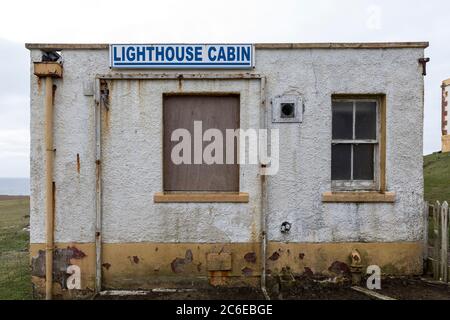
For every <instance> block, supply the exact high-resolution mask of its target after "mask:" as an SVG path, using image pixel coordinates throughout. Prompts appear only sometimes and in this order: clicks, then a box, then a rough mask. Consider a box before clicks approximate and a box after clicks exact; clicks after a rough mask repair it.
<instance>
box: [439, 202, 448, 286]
mask: <svg viewBox="0 0 450 320" xmlns="http://www.w3.org/2000/svg"><path fill="white" fill-rule="evenodd" d="M440 273H441V279H442V281H444V282H448V203H447V201H444V202H443V203H442V205H441V272H440Z"/></svg>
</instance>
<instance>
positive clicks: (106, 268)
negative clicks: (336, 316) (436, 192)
mask: <svg viewBox="0 0 450 320" xmlns="http://www.w3.org/2000/svg"><path fill="white" fill-rule="evenodd" d="M259 246H260V244H259V243H230V244H205V243H115V244H111V243H105V244H103V257H102V261H103V267H102V270H103V287H104V288H109V289H111V288H115V289H147V288H154V287H186V286H189V287H190V286H193V285H194V286H203V285H205V286H208V285H228V286H242V285H252V286H256V285H258V283H259V278H258V277H259V275H260V248H259ZM57 247H58V248H59V249H66V248H71V250H78V251H77V252H78V254H77V255H72V257H71V258H70V259H69V260H70V261H69V263H70V264H76V265H78V266H79V267H80V269H81V275H82V276H81V287H82V289H87V290H93V289H94V283H95V244H94V243H82V244H81V243H59V244H58V245H57ZM44 248H45V245H44V244H37V243H33V244H31V247H30V253H31V259H32V261H33V260H34V261H36V257H37V256H38V253H39V250H44ZM74 248H75V249H74ZM353 249H358V250H359V252H360V253H361V256H362V262H363V265H364V266H368V265H373V264H375V265H378V266H380V267H381V270H382V273H384V274H397V275H400V274H401V275H411V274H421V273H422V244H421V243H420V242H398V243H320V244H319V243H280V242H270V243H269V245H268V250H267V258H268V260H267V268H268V273H269V274H271V275H274V274H275V275H276V274H278V273H280V272H281V271H282V269H283V268H287V267H289V268H290V270H291V272H293V273H294V274H302V273H304V272H305V270H308V268H309V269H310V270H311V271H312V272H314V273H318V274H332V272H331V271H330V267H331V265H332V264H333V263H334V262H336V261H338V262H343V263H345V264H347V265H349V264H350V258H349V255H350V252H351V251H352V250H353ZM71 252H72V251H71ZM79 252H82V254H80V253H79ZM210 253H216V254H215V255H209V256H208V254H210ZM217 253H219V254H217ZM41 254H42V253H41ZM33 257H34V259H33ZM208 257H209V258H208ZM221 257H222V258H221ZM229 257H231V266H229V265H227V263H228V262H227V260H228V259H229ZM44 260H45V259H44ZM64 263H65V262H64ZM64 263H62V265H64ZM32 264H33V263H32ZM33 265H36V262H35V263H34V264H33ZM305 268H306V269H305ZM60 269H61V268H60ZM208 269H213V270H208ZM218 269H223V270H218ZM33 273H34V274H36V272H35V271H33ZM33 283H34V285H35V288H36V291H37V292H43V289H44V285H45V282H44V279H43V278H42V274H41V275H40V277H38V276H33ZM54 289H55V292H56V294H57V295H58V294H61V293H64V292H65V291H68V290H61V286H60V285H59V284H55V286H54ZM64 296H67V294H64Z"/></svg>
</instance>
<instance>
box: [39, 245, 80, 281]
mask: <svg viewBox="0 0 450 320" xmlns="http://www.w3.org/2000/svg"><path fill="white" fill-rule="evenodd" d="M45 254H46V253H45V251H44V250H39V251H38V254H37V256H34V257H32V258H31V275H32V276H35V277H40V278H45ZM85 257H86V254H85V253H84V252H83V251H81V250H79V249H78V248H76V247H74V246H73V247H67V248H66V249H59V248H56V249H55V250H54V251H53V282H56V283H59V284H60V285H61V288H63V289H67V286H66V284H67V278H68V277H69V276H70V275H71V274H69V273H67V268H68V267H69V266H70V265H71V261H70V260H71V259H77V260H80V259H83V258H85Z"/></svg>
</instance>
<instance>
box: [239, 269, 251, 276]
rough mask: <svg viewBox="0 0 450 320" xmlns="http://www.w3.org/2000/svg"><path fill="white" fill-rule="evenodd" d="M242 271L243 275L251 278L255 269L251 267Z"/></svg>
mask: <svg viewBox="0 0 450 320" xmlns="http://www.w3.org/2000/svg"><path fill="white" fill-rule="evenodd" d="M241 271H242V274H243V275H244V276H246V277H250V276H251V275H253V269H250V268H249V267H245V268H244V269H242V270H241Z"/></svg>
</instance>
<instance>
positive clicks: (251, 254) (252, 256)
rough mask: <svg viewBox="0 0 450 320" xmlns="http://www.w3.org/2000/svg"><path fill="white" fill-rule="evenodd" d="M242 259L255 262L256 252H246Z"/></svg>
mask: <svg viewBox="0 0 450 320" xmlns="http://www.w3.org/2000/svg"><path fill="white" fill-rule="evenodd" d="M244 260H245V261H247V262H250V263H255V262H256V253H254V252H248V253H246V254H245V256H244Z"/></svg>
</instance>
